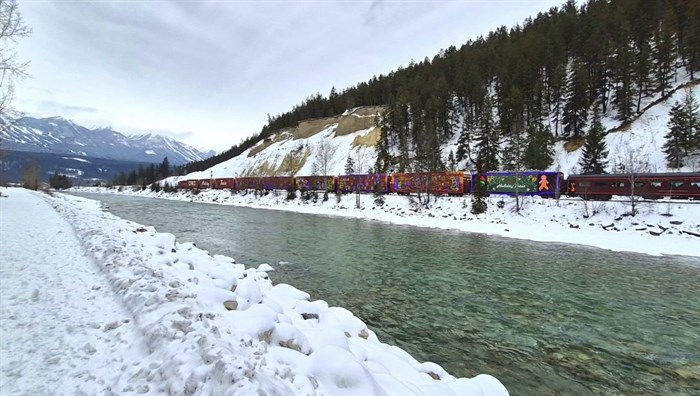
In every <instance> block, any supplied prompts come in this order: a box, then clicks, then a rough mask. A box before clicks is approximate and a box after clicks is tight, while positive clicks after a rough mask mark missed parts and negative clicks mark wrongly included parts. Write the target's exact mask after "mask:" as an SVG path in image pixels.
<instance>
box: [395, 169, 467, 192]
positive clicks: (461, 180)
mask: <svg viewBox="0 0 700 396" xmlns="http://www.w3.org/2000/svg"><path fill="white" fill-rule="evenodd" d="M470 188H471V175H470V174H468V173H467V174H466V175H465V173H464V172H431V173H395V174H393V175H391V187H390V189H389V192H392V193H396V194H400V195H406V194H416V193H429V194H447V195H462V194H464V192H465V191H467V192H469V191H470Z"/></svg>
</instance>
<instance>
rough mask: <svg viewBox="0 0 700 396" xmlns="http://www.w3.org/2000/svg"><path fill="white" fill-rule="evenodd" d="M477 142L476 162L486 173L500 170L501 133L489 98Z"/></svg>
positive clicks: (483, 112)
mask: <svg viewBox="0 0 700 396" xmlns="http://www.w3.org/2000/svg"><path fill="white" fill-rule="evenodd" d="M475 141H476V151H477V160H476V162H477V163H478V164H481V166H482V168H483V170H484V172H488V171H494V170H498V153H499V133H498V129H497V128H496V125H495V124H494V122H493V114H492V108H491V99H489V98H486V104H485V105H484V108H483V110H482V113H481V121H480V123H479V129H478V130H477V136H476V138H475Z"/></svg>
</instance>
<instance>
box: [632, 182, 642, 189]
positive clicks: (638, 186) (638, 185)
mask: <svg viewBox="0 0 700 396" xmlns="http://www.w3.org/2000/svg"><path fill="white" fill-rule="evenodd" d="M641 187H644V182H634V188H641Z"/></svg>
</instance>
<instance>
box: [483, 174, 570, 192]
mask: <svg viewBox="0 0 700 396" xmlns="http://www.w3.org/2000/svg"><path fill="white" fill-rule="evenodd" d="M473 177H474V178H476V177H477V176H476V175H473ZM482 177H485V178H486V191H487V192H488V193H489V194H503V195H516V194H517V195H539V196H541V197H544V198H558V197H559V196H560V195H561V194H562V193H564V192H565V190H566V182H565V179H564V174H563V173H561V172H547V171H522V172H486V173H484V174H483V175H482ZM471 192H472V193H473V192H474V186H472V188H471Z"/></svg>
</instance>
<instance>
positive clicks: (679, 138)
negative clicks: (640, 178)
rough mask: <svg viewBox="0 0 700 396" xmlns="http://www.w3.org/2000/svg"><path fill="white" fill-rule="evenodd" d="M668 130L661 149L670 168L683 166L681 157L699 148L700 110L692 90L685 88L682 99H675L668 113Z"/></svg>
mask: <svg viewBox="0 0 700 396" xmlns="http://www.w3.org/2000/svg"><path fill="white" fill-rule="evenodd" d="M669 115H670V116H671V118H670V120H669V122H668V128H669V132H668V133H667V134H666V135H665V136H664V138H665V139H666V143H665V144H664V146H663V151H664V153H665V154H666V160H667V161H668V165H669V166H670V167H672V168H680V167H682V166H683V159H684V158H685V157H686V156H687V155H688V154H689V153H690V152H692V151H694V150H698V149H700V110H699V109H698V104H697V102H696V101H695V96H694V95H693V91H691V90H687V91H686V93H685V97H684V98H683V100H682V101H677V102H676V103H675V104H674V105H673V107H671V111H670V113H669Z"/></svg>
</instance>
